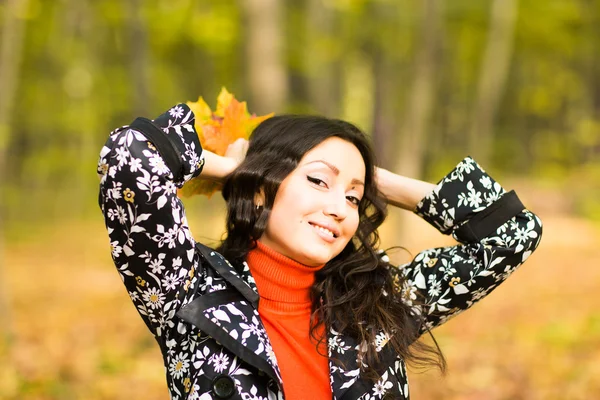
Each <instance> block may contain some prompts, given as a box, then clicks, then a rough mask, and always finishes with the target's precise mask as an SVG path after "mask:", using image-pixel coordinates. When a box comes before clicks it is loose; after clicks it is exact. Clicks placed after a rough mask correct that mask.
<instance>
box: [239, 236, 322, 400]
mask: <svg viewBox="0 0 600 400" xmlns="http://www.w3.org/2000/svg"><path fill="white" fill-rule="evenodd" d="M257 246H258V247H257V248H255V249H253V250H251V251H250V252H249V253H248V256H247V262H248V266H249V267H250V272H251V273H252V276H253V277H254V280H255V282H256V287H257V288H258V293H259V295H260V301H259V303H258V313H259V314H260V317H261V320H262V322H263V324H264V325H265V329H266V330H267V334H268V335H269V340H270V341H271V345H272V346H273V351H274V352H275V356H276V357H277V362H278V364H279V370H280V371H281V378H282V379H283V390H284V392H285V397H286V399H289V400H300V399H314V400H321V399H327V400H329V399H331V387H330V385H329V362H328V358H327V357H326V356H323V355H321V354H319V352H317V347H316V346H317V345H316V342H315V341H314V340H312V339H311V337H310V311H311V305H312V303H311V300H310V288H311V286H312V284H313V283H314V281H315V272H316V271H318V270H319V269H320V267H308V266H306V265H303V264H300V263H299V262H296V261H294V260H292V259H290V258H288V257H286V256H284V255H282V254H280V253H278V252H276V251H275V250H273V249H271V248H269V247H267V246H265V245H264V244H262V243H260V242H257ZM318 333H319V334H323V333H324V330H323V328H321V331H320V332H318ZM321 349H322V350H321V353H322V354H327V348H326V346H325V345H322V346H321Z"/></svg>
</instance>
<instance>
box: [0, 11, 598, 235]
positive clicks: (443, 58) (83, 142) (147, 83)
mask: <svg viewBox="0 0 600 400" xmlns="http://www.w3.org/2000/svg"><path fill="white" fill-rule="evenodd" d="M284 4H285V5H284V13H283V17H282V21H283V23H282V24H281V26H280V28H279V30H280V34H281V35H283V39H284V57H283V60H284V63H285V67H286V70H287V73H288V81H289V82H290V91H289V95H288V97H287V100H286V104H285V105H283V106H282V107H281V109H282V110H284V109H287V110H288V111H295V112H318V113H326V114H329V115H331V116H334V117H343V118H346V119H349V120H352V121H354V122H356V123H358V124H359V125H360V126H361V127H363V128H364V129H365V130H367V131H369V132H370V131H371V130H372V126H373V118H374V116H375V114H376V113H375V108H374V107H382V105H381V103H377V102H376V97H375V94H374V93H375V90H376V88H375V75H374V74H375V71H376V68H375V66H376V65H377V63H378V62H382V61H381V60H383V62H384V63H385V68H387V71H392V73H391V74H390V77H389V81H388V82H387V84H386V85H385V87H384V88H383V90H384V92H385V93H384V94H383V98H385V99H386V100H385V103H384V104H385V107H387V108H389V109H390V110H393V111H392V114H393V120H392V125H391V127H392V128H391V129H393V132H392V138H393V140H394V141H397V142H398V143H400V140H399V135H398V134H396V132H400V129H399V127H400V126H401V125H402V120H403V119H404V118H405V117H406V111H407V110H408V107H409V105H410V104H409V93H410V90H411V85H412V83H413V81H414V77H415V74H416V73H417V72H418V71H416V70H415V68H414V65H415V57H416V56H417V54H418V51H419V46H420V45H421V43H422V42H421V41H420V39H421V38H420V32H421V30H420V27H421V24H423V20H422V18H421V13H422V7H421V6H422V4H423V3H422V2H419V1H415V0H411V1H408V0H407V1H400V2H398V1H394V0H331V1H317V0H303V1H298V2H295V1H294V2H292V1H288V2H285V3H284ZM435 4H437V7H438V13H439V15H440V18H441V25H440V34H439V35H438V41H439V43H438V44H437V50H436V57H435V60H436V61H435V62H436V64H437V67H436V74H435V78H434V79H435V82H434V84H433V91H434V99H435V100H434V104H433V107H432V110H433V111H432V115H431V116H430V118H429V121H428V128H427V131H428V132H429V133H428V138H427V141H428V145H427V146H426V147H427V148H426V151H425V154H424V159H425V164H426V168H425V175H426V177H428V178H429V179H437V178H439V176H440V171H446V170H447V169H448V166H449V165H451V164H452V163H453V162H454V161H455V160H456V159H458V158H459V157H462V156H464V155H465V154H466V148H467V147H468V137H467V136H468V135H467V132H468V130H469V127H470V124H471V121H472V119H473V115H472V110H473V108H474V107H473V102H474V101H475V99H476V92H477V85H478V82H479V77H480V74H481V63H482V58H483V54H484V52H485V46H486V40H487V39H486V37H487V36H486V35H487V34H488V33H489V29H490V24H491V22H490V21H491V19H490V18H491V17H490V11H491V5H492V1H491V0H487V1H482V2H473V1H468V0H457V1H452V2H436V3H435ZM267 11H268V10H265V12H267ZM5 13H6V8H5V7H4V6H0V15H1V16H2V17H4V15H5ZM517 15H518V17H517V23H516V26H515V35H514V46H513V52H512V55H511V60H510V73H509V76H508V79H507V82H506V85H505V88H504V93H503V95H502V97H501V98H502V101H501V103H500V106H499V109H498V111H497V113H496V115H495V118H494V126H493V142H492V157H491V159H492V162H493V165H494V168H496V169H497V170H498V169H500V170H502V171H503V172H504V173H505V174H506V175H511V174H515V175H516V174H518V175H522V174H523V173H524V174H528V175H529V176H531V177H532V179H546V180H547V179H552V180H554V181H555V182H556V185H566V184H567V182H569V181H571V182H572V181H573V180H577V181H582V180H583V179H585V180H586V182H587V183H588V184H587V185H582V186H585V187H582V188H581V189H578V190H574V191H573V195H574V196H577V199H576V201H575V204H576V207H575V210H574V211H576V212H579V213H582V214H583V215H587V216H590V217H594V218H600V217H599V214H600V211H599V210H598V208H599V206H597V201H595V200H594V199H597V194H598V191H599V190H600V189H599V188H598V186H599V184H598V183H597V182H599V180H598V173H597V171H598V169H600V167H599V164H600V161H599V158H600V157H599V156H600V144H599V142H600V139H599V136H600V95H599V94H598V93H600V72H599V71H600V65H599V64H598V58H597V54H598V53H599V52H600V42H598V40H597V38H598V37H599V36H598V35H599V34H600V28H598V27H599V26H600V17H599V16H600V1H599V0H589V1H588V0H579V1H569V2H567V1H561V0H551V1H547V2H541V1H537V0H521V1H520V2H519V7H518V14H517ZM17 17H18V18H20V19H22V20H23V21H24V23H25V35H24V44H23V47H22V61H21V63H20V68H19V71H20V76H19V79H18V82H19V85H18V88H17V93H16V96H15V99H16V100H15V104H14V105H13V113H12V114H11V118H10V132H9V133H10V134H9V142H8V151H7V153H8V154H7V161H6V165H7V171H8V173H7V174H5V175H6V176H5V178H4V179H5V182H4V187H3V188H2V190H3V193H6V194H7V205H8V207H9V212H8V214H9V221H8V223H9V226H12V227H14V226H15V224H16V223H17V222H18V219H20V218H22V216H23V215H27V218H30V219H31V221H43V220H44V219H45V218H46V216H48V215H54V214H56V213H58V214H60V213H61V212H65V213H66V212H68V213H72V212H73V210H80V211H77V212H82V213H87V212H88V210H90V209H93V208H94V206H93V205H92V206H91V207H90V204H94V203H95V194H94V192H95V190H96V187H97V180H96V177H95V173H94V163H95V160H96V157H97V153H98V150H99V148H100V147H101V145H102V143H103V142H104V140H105V139H106V136H107V133H108V132H109V131H110V130H111V129H113V128H114V127H117V126H120V125H123V124H127V123H129V122H130V121H131V120H133V119H134V118H135V117H136V116H137V115H138V114H139V113H143V114H145V115H146V116H153V115H156V114H158V113H160V112H162V111H163V110H164V109H165V108H167V107H169V106H170V105H171V104H173V103H175V102H181V101H188V100H194V99H196V98H197V97H198V96H199V95H202V96H204V97H205V98H214V97H215V96H216V95H217V94H218V92H219V89H220V88H221V86H227V87H228V88H229V89H230V90H231V91H232V92H234V93H236V95H238V96H239V97H240V98H252V96H254V97H256V96H260V94H256V93H254V94H252V93H249V85H248V77H247V74H246V71H247V67H246V61H245V60H246V54H247V50H248V49H246V48H245V43H246V41H245V38H246V37H247V35H248V32H247V29H248V27H247V24H245V22H244V21H245V18H247V17H248V16H246V15H244V11H243V10H242V9H241V8H240V6H239V3H238V2H236V1H234V0H223V1H209V0H198V1H191V0H169V1H166V0H156V1H151V2H144V1H137V2H135V1H131V2H122V1H117V0H99V1H94V2H79V1H75V0H63V1H51V0H30V1H29V2H28V7H27V8H26V9H23V10H21V11H19V15H18V16H17ZM136 59H137V60H141V63H138V64H136V63H135V60H136ZM140 85H142V87H145V90H146V92H147V93H146V94H144V93H141V92H140V91H139V90H140ZM249 106H250V108H252V104H250V105H249ZM386 147H387V148H389V149H390V150H389V151H391V152H392V153H394V149H395V148H397V144H395V143H389V144H386ZM580 177H581V178H580ZM53 193H54V194H53ZM17 216H19V217H17Z"/></svg>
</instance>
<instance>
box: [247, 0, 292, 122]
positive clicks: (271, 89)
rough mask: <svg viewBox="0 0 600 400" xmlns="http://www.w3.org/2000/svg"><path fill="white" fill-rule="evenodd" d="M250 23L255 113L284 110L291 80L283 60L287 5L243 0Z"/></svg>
mask: <svg viewBox="0 0 600 400" xmlns="http://www.w3.org/2000/svg"><path fill="white" fill-rule="evenodd" d="M240 4H241V7H242V10H243V12H244V14H245V24H246V61H247V62H246V71H247V74H248V83H249V87H250V96H248V97H250V102H251V104H252V110H253V111H255V112H256V113H257V114H262V113H268V112H272V111H277V112H279V111H282V110H283V108H284V106H285V105H286V101H287V94H288V81H287V80H288V78H287V71H286V68H285V63H284V59H283V49H282V47H283V46H282V38H283V34H282V31H281V21H282V16H283V15H282V14H283V2H282V1H279V0H243V1H241V2H240Z"/></svg>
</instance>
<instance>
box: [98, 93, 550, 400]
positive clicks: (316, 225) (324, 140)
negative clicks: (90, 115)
mask: <svg viewBox="0 0 600 400" xmlns="http://www.w3.org/2000/svg"><path fill="white" fill-rule="evenodd" d="M244 153H245V144H244V143H243V142H240V141H238V142H236V143H235V144H234V145H232V146H230V149H229V151H228V154H227V156H226V157H220V156H217V155H215V154H212V153H210V152H207V151H204V152H203V151H202V149H201V146H200V143H199V141H198V136H197V134H196V132H195V130H194V115H193V113H192V112H191V111H190V110H189V108H188V107H187V106H186V105H183V104H181V105H177V106H175V107H173V108H172V109H171V110H169V111H168V112H167V113H165V114H163V115H161V116H160V117H158V118H157V119H155V120H154V121H149V120H146V119H142V118H138V119H137V120H136V121H134V123H132V125H130V126H129V127H122V128H119V129H117V130H116V131H114V132H112V133H111V136H110V138H109V140H108V141H107V143H106V145H105V146H104V147H103V148H102V151H101V154H100V161H99V167H98V171H99V174H100V175H101V184H100V198H99V202H100V207H101V208H102V211H103V213H104V216H105V221H106V226H107V229H108V233H109V237H110V242H111V250H112V256H113V260H114V262H115V265H116V266H117V269H118V270H119V273H120V274H121V277H122V279H123V281H124V283H125V286H126V288H127V290H128V291H129V295H130V297H131V299H132V301H133V303H134V305H135V306H136V308H137V310H138V312H139V313H140V315H141V316H142V318H143V319H144V321H145V323H146V324H147V326H148V328H149V329H150V331H151V332H152V333H153V334H154V336H155V338H156V340H157V342H158V344H159V346H160V347H161V350H162V354H163V358H164V363H165V367H166V370H167V381H168V386H169V391H170V394H171V398H172V399H213V398H215V399H220V398H229V399H277V398H284V396H285V398H287V399H331V398H333V399H359V398H360V399H380V398H386V399H387V398H392V399H406V398H408V396H409V395H408V384H407V378H406V371H405V361H412V362H415V363H421V364H436V363H437V364H438V365H440V366H441V367H442V368H443V366H444V360H443V357H442V355H441V352H440V351H439V349H438V348H437V347H429V346H426V345H425V344H423V343H421V342H420V341H418V340H417V339H418V338H419V337H420V336H421V335H422V334H423V333H426V332H428V331H429V330H430V329H432V328H433V327H435V326H437V325H440V324H441V323H443V322H445V321H446V320H448V318H450V317H452V316H454V315H456V314H458V313H459V312H461V311H462V310H465V309H467V308H469V307H470V306H471V305H473V304H474V303H475V302H476V301H478V300H479V299H481V298H482V297H484V296H485V295H486V294H488V293H489V292H491V291H492V290H493V289H494V288H495V287H496V286H497V285H499V284H500V283H501V282H502V281H504V280H505V279H506V278H507V277H508V276H509V275H510V274H511V273H512V271H514V270H515V269H516V268H517V267H518V266H519V265H520V264H521V263H523V262H524V261H525V260H526V259H527V257H528V256H529V255H530V254H531V252H532V251H534V250H535V248H536V247H537V245H538V244H539V240H540V236H541V222H540V220H539V219H538V218H537V217H536V216H535V215H534V214H532V213H531V212H529V211H527V210H525V208H524V207H523V205H522V204H521V202H520V201H519V199H518V198H517V197H516V195H515V194H514V192H509V193H506V192H505V191H504V189H502V187H501V186H500V185H499V184H498V183H496V182H495V181H494V180H493V179H492V178H491V177H489V176H488V175H487V174H486V173H485V172H484V171H483V170H482V169H481V168H480V167H479V166H478V165H477V164H476V163H475V162H474V161H473V160H472V159H470V158H466V159H464V160H463V161H461V162H460V163H459V164H458V166H457V167H456V168H454V169H453V170H452V172H450V173H449V174H448V175H447V176H446V177H445V178H443V179H442V180H441V181H440V183H439V184H438V185H437V186H435V185H432V184H428V183H425V182H420V181H417V180H412V179H409V178H405V177H401V176H399V175H395V174H393V173H391V172H389V171H385V170H382V169H378V168H376V167H375V165H374V161H373V156H372V152H371V148H370V146H369V144H368V142H367V139H366V137H365V135H364V134H363V133H362V132H361V131H360V130H358V129H357V128H356V127H354V126H353V125H351V124H349V123H346V122H343V121H338V120H330V119H326V118H321V117H308V116H281V117H273V118H271V119H268V120H266V121H264V122H263V123H261V124H260V125H259V126H258V127H257V128H256V130H255V131H254V133H253V135H252V137H251V139H250V142H249V146H248V148H247V153H246V154H245V157H244ZM199 174H202V175H201V176H203V177H205V178H206V179H213V180H220V181H223V182H224V187H223V196H224V198H225V200H226V202H227V211H228V213H227V236H226V238H225V240H224V241H223V242H222V244H221V246H220V247H219V248H218V251H216V250H213V249H211V248H209V247H206V246H204V245H202V244H199V243H196V242H195V241H194V239H193V238H192V235H191V233H190V231H189V228H188V224H187V221H186V217H185V213H184V208H183V205H182V203H181V201H180V200H179V199H178V198H177V196H176V189H177V187H181V186H182V185H183V184H184V183H185V182H187V181H188V180H190V179H191V178H193V177H196V176H198V175H199ZM386 202H387V203H389V204H393V205H395V206H399V207H402V208H405V209H408V210H414V211H415V212H416V213H417V214H418V215H420V216H421V217H423V218H424V219H425V220H427V221H428V222H429V223H431V224H432V225H433V226H435V227H436V228H437V229H438V230H440V231H441V232H443V233H445V234H452V235H453V236H454V238H455V239H457V240H458V241H459V242H460V243H461V244H459V245H456V246H453V247H447V248H437V249H430V250H426V251H423V252H421V253H419V254H418V255H417V256H416V257H415V259H414V260H413V261H412V262H411V263H409V264H407V265H404V266H401V267H395V266H392V265H390V264H389V263H388V259H387V256H386V255H385V253H383V252H380V251H378V250H377V244H378V236H377V228H378V226H379V225H381V223H382V222H383V220H384V219H385V210H386V208H385V207H386V204H385V203H386Z"/></svg>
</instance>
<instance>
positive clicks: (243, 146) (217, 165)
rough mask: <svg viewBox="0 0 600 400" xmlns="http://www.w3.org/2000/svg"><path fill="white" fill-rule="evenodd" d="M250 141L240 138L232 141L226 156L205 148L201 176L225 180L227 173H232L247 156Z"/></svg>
mask: <svg viewBox="0 0 600 400" xmlns="http://www.w3.org/2000/svg"><path fill="white" fill-rule="evenodd" d="M246 151H248V141H247V140H246V139H238V140H236V141H235V142H233V143H231V144H230V145H229V146H228V147H227V150H226V151H225V156H219V155H217V154H215V153H212V152H210V151H208V150H203V155H204V168H203V169H202V173H201V174H200V176H201V177H203V178H205V179H210V180H214V181H217V182H223V181H224V180H225V178H226V177H227V175H229V174H231V173H232V172H233V171H234V170H235V169H236V168H237V167H238V165H240V163H241V162H242V161H243V160H244V158H245V157H246Z"/></svg>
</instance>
